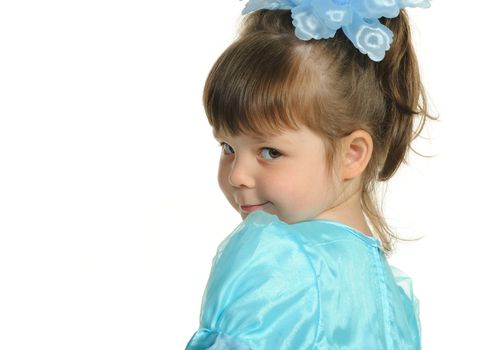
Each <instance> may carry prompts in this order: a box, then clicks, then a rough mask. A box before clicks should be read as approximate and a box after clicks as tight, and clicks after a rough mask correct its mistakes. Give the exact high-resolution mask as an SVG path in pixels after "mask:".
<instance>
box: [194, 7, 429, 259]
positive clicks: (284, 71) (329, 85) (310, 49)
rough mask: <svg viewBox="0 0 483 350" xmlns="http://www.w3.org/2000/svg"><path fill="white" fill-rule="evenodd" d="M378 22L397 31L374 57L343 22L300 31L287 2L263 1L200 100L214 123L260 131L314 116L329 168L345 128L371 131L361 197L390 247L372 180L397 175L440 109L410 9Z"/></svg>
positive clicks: (311, 121) (233, 130)
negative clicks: (432, 103)
mask: <svg viewBox="0 0 483 350" xmlns="http://www.w3.org/2000/svg"><path fill="white" fill-rule="evenodd" d="M381 23H383V24H384V25H386V26H387V27H388V28H389V29H391V30H392V32H393V33H394V41H393V43H392V44H391V48H390V50H389V51H388V52H386V55H385V58H384V59H383V60H382V61H381V62H373V61H372V60H370V59H369V58H368V57H367V56H366V55H363V54H361V53H360V52H359V51H358V50H357V49H356V48H355V47H354V46H353V44H352V43H351V42H350V41H349V40H348V39H347V38H346V36H345V35H344V34H343V33H342V31H341V30H339V31H337V33H336V35H335V36H334V38H331V39H327V40H310V41H303V40H300V39H298V38H297V37H296V36H295V35H294V28H293V25H292V19H291V16H290V11H286V10H278V11H268V10H261V11H256V12H254V13H252V14H250V15H248V16H246V17H245V20H244V23H243V25H242V28H241V31H240V35H239V37H238V38H237V40H235V42H234V43H233V44H232V45H230V46H229V47H228V48H227V49H226V50H225V52H223V54H222V55H221V56H220V58H219V59H218V60H217V61H216V63H215V64H214V66H213V68H212V70H211V72H210V74H209V76H208V78H207V81H206V84H205V90H204V95H203V102H204V106H205V110H206V114H207V117H208V120H209V123H210V124H211V125H212V127H213V128H214V129H215V131H216V132H218V131H220V130H222V131H224V132H226V133H229V134H233V135H237V134H240V133H254V134H257V135H261V134H274V133H277V132H279V131H282V130H284V129H292V130H296V129H297V128H298V127H299V126H300V125H301V124H302V125H305V126H307V127H308V128H309V129H311V130H313V131H314V132H316V133H318V134H320V135H321V136H322V139H323V140H324V142H325V143H326V145H327V147H328V154H327V158H328V163H329V164H328V167H329V168H330V167H331V166H332V163H333V160H334V154H335V152H337V147H338V140H340V138H342V137H344V136H347V135H349V134H351V133H352V132H353V131H354V130H357V129H363V130H365V131H367V132H368V133H369V134H370V135H371V137H372V140H373V153H372V156H371V160H370V161H369V163H368V165H367V167H366V169H365V171H364V173H363V175H362V178H361V186H362V193H361V206H362V209H363V212H364V214H365V215H366V217H367V218H368V220H369V223H370V224H371V226H372V227H373V229H374V231H375V233H376V234H377V235H378V237H379V238H380V240H381V242H382V245H383V247H384V249H385V251H386V252H387V253H389V252H390V251H391V250H392V246H393V243H394V240H395V239H398V237H397V236H396V235H395V234H394V233H393V232H392V231H391V229H390V228H389V226H388V225H387V223H386V221H385V219H384V217H383V215H382V209H380V208H379V207H378V205H377V201H376V193H375V190H376V186H375V185H376V183H377V182H378V181H386V180H388V179H390V178H391V177H392V176H393V174H394V173H395V172H396V170H397V169H398V168H399V166H400V165H401V163H402V162H405V157H406V154H407V152H408V150H409V149H410V143H411V141H412V140H414V139H415V138H416V137H417V136H418V135H419V134H420V133H421V131H422V128H423V126H424V123H425V121H426V119H427V118H431V119H436V118H433V117H431V116H430V115H429V114H428V111H427V105H426V96H425V93H424V88H423V85H422V83H421V79H420V76H419V70H418V63H417V59H416V56H415V53H414V49H413V47H412V44H411V37H410V28H409V24H408V18H407V15H406V13H405V11H404V10H402V11H401V13H400V15H399V16H398V17H396V18H394V19H385V18H382V19H381ZM418 117H419V124H418V125H417V127H416V128H415V130H414V131H413V124H414V123H413V122H414V119H415V118H418Z"/></svg>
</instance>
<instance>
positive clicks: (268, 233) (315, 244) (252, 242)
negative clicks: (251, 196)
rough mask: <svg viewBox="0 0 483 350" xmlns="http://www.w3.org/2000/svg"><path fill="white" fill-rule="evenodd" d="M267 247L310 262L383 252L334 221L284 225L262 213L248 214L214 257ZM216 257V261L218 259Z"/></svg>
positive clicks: (373, 241) (372, 240)
mask: <svg viewBox="0 0 483 350" xmlns="http://www.w3.org/2000/svg"><path fill="white" fill-rule="evenodd" d="M264 247H267V248H268V249H269V250H270V251H272V252H274V253H276V251H277V250H284V249H287V248H290V249H292V250H293V251H299V253H302V254H304V255H306V257H307V259H309V260H311V259H312V255H315V256H317V260H320V257H321V256H324V255H325V254H329V255H334V254H335V255H339V256H340V255H347V256H355V255H357V254H356V253H357V252H359V253H360V254H362V255H366V256H370V255H371V254H373V253H374V251H376V252H377V251H380V250H382V246H381V244H380V242H379V240H378V239H376V238H374V237H369V236H367V235H365V234H363V233H361V232H359V231H357V230H355V229H354V228H352V227H350V226H347V225H345V224H343V223H341V222H338V221H333V220H307V221H302V222H298V223H295V224H287V223H285V222H283V221H281V220H280V219H279V218H278V217H277V216H276V215H273V214H269V213H267V212H264V211H262V210H258V211H255V212H252V213H250V214H249V215H248V216H247V217H246V219H245V220H244V221H242V222H241V223H240V224H239V225H238V227H237V228H236V229H235V230H234V231H233V232H232V233H231V234H230V235H229V236H228V237H227V238H225V240H224V241H223V242H222V243H221V244H220V245H219V247H218V252H217V257H219V256H220V255H221V254H223V253H224V252H225V250H226V249H229V250H230V251H232V250H240V249H241V250H247V249H248V250H253V249H263V248H264ZM217 257H215V259H216V258H217Z"/></svg>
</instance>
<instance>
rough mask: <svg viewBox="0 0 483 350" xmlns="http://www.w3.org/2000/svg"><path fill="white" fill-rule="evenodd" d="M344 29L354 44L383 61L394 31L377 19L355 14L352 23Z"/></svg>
mask: <svg viewBox="0 0 483 350" xmlns="http://www.w3.org/2000/svg"><path fill="white" fill-rule="evenodd" d="M342 29H343V31H344V33H345V35H346V36H347V37H348V38H349V39H350V41H352V43H353V44H354V46H355V47H357V48H358V49H359V51H360V52H362V53H363V54H367V55H368V56H369V58H370V59H371V60H373V61H382V59H383V58H384V55H385V53H386V51H387V50H389V47H390V45H391V42H392V37H393V33H392V32H391V30H389V28H387V27H385V26H384V25H382V24H381V23H379V21H378V20H377V19H373V20H368V19H366V20H364V19H362V18H360V17H359V16H357V15H356V14H354V15H353V21H352V23H351V24H350V25H348V26H344V27H342Z"/></svg>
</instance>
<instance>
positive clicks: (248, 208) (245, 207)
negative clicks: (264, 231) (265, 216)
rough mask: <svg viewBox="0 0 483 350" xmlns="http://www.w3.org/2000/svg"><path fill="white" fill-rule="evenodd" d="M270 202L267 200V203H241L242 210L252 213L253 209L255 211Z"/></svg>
mask: <svg viewBox="0 0 483 350" xmlns="http://www.w3.org/2000/svg"><path fill="white" fill-rule="evenodd" d="M267 203H268V202H265V203H261V204H255V205H241V206H240V208H241V210H243V211H244V212H247V213H250V212H252V211H255V210H258V209H260V208H261V207H263V206H264V205H265V204H267Z"/></svg>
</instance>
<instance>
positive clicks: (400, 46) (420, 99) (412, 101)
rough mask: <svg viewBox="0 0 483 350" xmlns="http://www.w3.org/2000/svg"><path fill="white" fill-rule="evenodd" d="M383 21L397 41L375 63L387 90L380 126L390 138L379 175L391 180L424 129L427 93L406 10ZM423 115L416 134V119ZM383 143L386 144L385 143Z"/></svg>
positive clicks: (382, 131) (384, 134)
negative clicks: (422, 80) (414, 128)
mask: <svg viewBox="0 0 483 350" xmlns="http://www.w3.org/2000/svg"><path fill="white" fill-rule="evenodd" d="M382 22H383V24H384V25H386V26H387V27H389V29H391V30H392V32H393V33H394V41H393V43H392V44H391V49H390V50H389V51H388V52H387V53H386V56H385V58H384V59H383V60H382V61H381V62H379V63H377V64H376V65H375V70H376V76H377V78H378V81H379V84H380V88H381V90H382V91H383V93H384V97H385V104H386V113H385V117H384V119H383V121H382V124H381V127H380V135H379V136H380V137H381V139H383V140H387V141H388V142H387V143H386V145H385V146H386V147H385V149H384V153H385V161H384V164H383V166H382V169H380V171H379V173H378V175H377V178H378V180H379V181H386V180H388V179H390V178H391V177H392V176H393V175H394V173H395V172H396V170H397V169H398V168H399V166H400V165H401V163H402V162H405V161H406V159H405V157H406V154H407V151H408V149H409V148H410V144H411V141H413V140H414V139H415V138H416V137H417V136H418V135H419V134H420V133H421V131H422V129H423V127H424V123H425V121H426V117H428V118H431V119H435V118H433V117H431V116H429V114H428V110H427V102H426V95H425V91H424V87H423V85H422V83H421V79H420V75H419V69H418V61H417V58H416V54H415V52H414V48H413V46H412V44H411V32H410V27H409V20H408V16H407V14H406V12H405V11H404V10H401V13H400V14H399V17H396V18H393V19H384V20H383V21H382ZM418 116H419V117H421V119H420V122H419V125H418V127H417V128H416V130H415V131H414V133H413V120H414V118H415V117H418ZM383 144H384V143H383Z"/></svg>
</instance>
